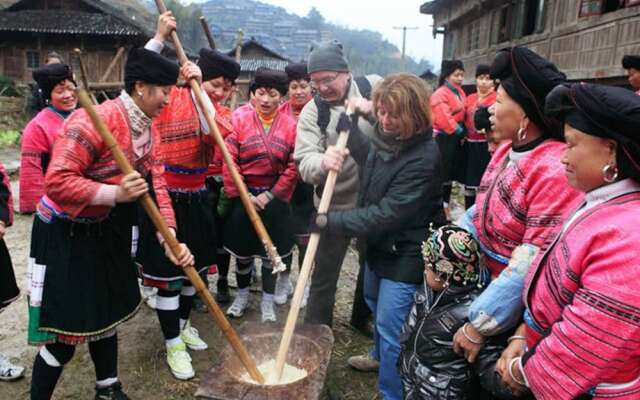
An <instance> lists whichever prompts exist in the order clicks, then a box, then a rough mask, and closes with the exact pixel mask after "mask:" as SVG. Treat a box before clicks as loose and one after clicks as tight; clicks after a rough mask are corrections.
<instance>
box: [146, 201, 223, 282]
mask: <svg viewBox="0 0 640 400" xmlns="http://www.w3.org/2000/svg"><path fill="white" fill-rule="evenodd" d="M169 195H170V196H171V203H172V204H173V211H174V213H175V215H176V224H177V225H178V232H177V238H178V241H180V242H181V243H184V244H186V245H187V247H188V248H189V250H190V251H191V254H193V256H194V259H195V267H196V270H198V272H203V271H205V270H206V269H207V268H209V267H210V266H212V265H215V264H216V261H217V255H216V243H217V238H216V223H215V219H214V202H213V198H212V197H211V194H210V192H209V190H201V191H198V192H169ZM139 221H140V222H139V229H140V239H139V240H138V252H137V255H136V260H137V261H138V263H139V264H140V265H141V266H142V276H143V277H144V278H145V282H146V283H147V284H149V285H151V286H158V287H162V288H170V287H173V286H172V285H170V284H169V285H168V286H167V284H168V283H171V282H172V281H178V280H179V281H182V280H183V279H185V277H186V276H185V274H184V272H183V270H182V268H180V267H178V266H176V265H175V264H173V263H172V262H171V261H170V260H169V259H168V258H167V257H166V256H165V254H164V249H163V248H162V246H161V245H160V242H158V239H157V236H156V228H155V226H154V225H153V223H152V222H151V220H150V219H149V217H148V216H147V214H146V213H145V212H144V211H143V210H140V218H139Z"/></svg>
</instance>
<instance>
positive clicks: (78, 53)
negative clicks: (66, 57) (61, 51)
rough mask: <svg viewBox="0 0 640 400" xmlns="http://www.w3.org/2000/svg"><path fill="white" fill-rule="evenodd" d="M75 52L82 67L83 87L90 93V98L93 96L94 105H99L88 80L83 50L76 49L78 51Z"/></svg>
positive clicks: (74, 50)
mask: <svg viewBox="0 0 640 400" xmlns="http://www.w3.org/2000/svg"><path fill="white" fill-rule="evenodd" d="M73 52H74V53H75V54H76V57H77V58H78V64H79V65H80V79H81V80H82V87H83V88H84V90H86V91H87V93H89V96H91V101H93V104H98V100H97V99H96V97H95V96H94V95H93V93H92V92H91V89H89V79H88V78H87V68H86V67H85V65H84V61H83V60H82V50H80V49H78V48H76V49H73Z"/></svg>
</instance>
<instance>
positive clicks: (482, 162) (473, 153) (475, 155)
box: [464, 141, 491, 188]
mask: <svg viewBox="0 0 640 400" xmlns="http://www.w3.org/2000/svg"><path fill="white" fill-rule="evenodd" d="M464 153H465V156H466V163H465V174H464V185H465V186H466V187H468V188H477V187H478V186H480V180H481V179H482V175H484V171H485V170H486V169H487V165H489V161H491V154H489V146H488V144H487V142H469V141H467V142H465V144H464Z"/></svg>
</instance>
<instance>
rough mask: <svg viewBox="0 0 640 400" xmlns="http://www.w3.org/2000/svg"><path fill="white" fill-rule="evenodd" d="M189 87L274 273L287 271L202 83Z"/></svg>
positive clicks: (160, 0)
mask: <svg viewBox="0 0 640 400" xmlns="http://www.w3.org/2000/svg"><path fill="white" fill-rule="evenodd" d="M155 2H156V6H157V7H158V11H159V12H160V14H164V13H165V12H167V7H166V6H165V5H164V1H163V0H155ZM171 39H172V40H173V45H174V46H175V48H176V53H177V54H178V60H179V61H180V65H184V64H185V63H187V61H188V59H187V55H186V54H185V52H184V48H183V47H182V44H181V43H180V38H179V37H178V33H177V32H176V31H175V30H174V31H173V32H171ZM189 85H190V86H191V91H192V92H193V94H194V95H195V98H196V101H197V102H198V104H199V105H200V109H201V111H202V114H204V118H205V120H206V121H207V124H208V125H209V131H210V132H211V133H212V134H213V139H214V140H215V141H216V145H217V146H218V147H219V148H220V151H221V152H222V158H223V159H224V162H225V164H227V167H228V169H229V172H230V173H231V178H232V180H233V183H234V185H235V186H236V188H237V189H238V192H239V193H240V200H241V201H242V204H243V205H244V209H245V210H246V212H247V215H248V216H249V220H250V221H251V224H252V225H253V227H254V229H255V230H256V233H257V235H258V237H259V238H260V240H261V241H262V244H263V246H264V249H265V252H266V254H267V256H268V257H269V259H270V260H271V265H272V266H273V273H274V274H275V273H277V272H280V271H284V270H285V269H286V266H285V265H284V263H283V262H282V258H281V257H280V256H279V255H278V250H277V249H276V247H275V246H274V245H273V242H272V241H271V238H270V237H269V233H268V232H267V229H266V228H265V226H264V224H263V223H262V219H260V215H258V212H257V211H256V208H255V206H254V205H253V202H252V201H251V199H250V197H249V192H248V191H247V187H246V186H245V184H244V181H243V180H242V177H241V176H240V173H239V172H238V169H237V167H236V165H235V162H234V161H233V159H232V158H231V154H230V153H229V150H228V149H227V146H226V145H225V143H224V139H223V137H222V135H221V134H220V130H219V129H218V124H217V123H216V122H215V120H214V119H213V116H212V115H211V112H210V111H209V109H208V108H207V107H206V106H205V102H204V94H203V92H202V88H201V87H200V83H199V82H198V81H197V80H195V79H191V80H190V81H189Z"/></svg>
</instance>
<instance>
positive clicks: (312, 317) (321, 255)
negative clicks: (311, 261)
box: [305, 234, 350, 326]
mask: <svg viewBox="0 0 640 400" xmlns="http://www.w3.org/2000/svg"><path fill="white" fill-rule="evenodd" d="M349 242H350V238H348V237H346V236H341V235H335V234H325V235H322V236H321V237H320V243H319V245H318V252H317V253H316V259H315V261H316V265H315V267H314V269H313V275H312V277H311V289H310V291H309V301H308V303H307V311H306V314H305V323H308V324H324V325H329V326H332V325H333V306H334V304H335V302H336V287H337V284H338V278H339V277H340V269H341V268H342V262H343V261H344V256H345V254H346V253H347V248H348V247H349Z"/></svg>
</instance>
